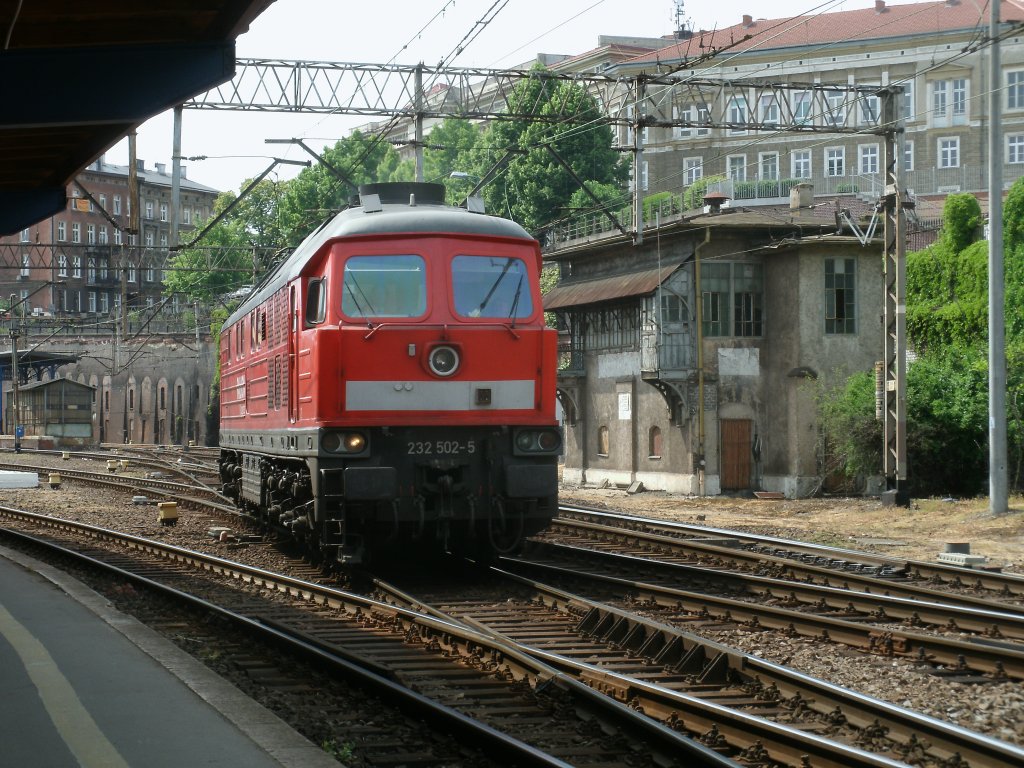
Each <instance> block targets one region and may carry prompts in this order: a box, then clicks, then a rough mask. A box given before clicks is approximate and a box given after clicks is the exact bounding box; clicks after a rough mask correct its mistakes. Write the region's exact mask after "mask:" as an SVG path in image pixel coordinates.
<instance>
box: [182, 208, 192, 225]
mask: <svg viewBox="0 0 1024 768" xmlns="http://www.w3.org/2000/svg"><path fill="white" fill-rule="evenodd" d="M181 221H182V223H183V224H191V223H192V209H191V208H182V209H181Z"/></svg>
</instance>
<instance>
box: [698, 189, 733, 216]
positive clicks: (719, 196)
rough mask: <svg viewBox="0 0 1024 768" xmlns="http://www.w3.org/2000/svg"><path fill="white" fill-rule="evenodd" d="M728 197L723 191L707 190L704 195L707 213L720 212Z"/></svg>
mask: <svg viewBox="0 0 1024 768" xmlns="http://www.w3.org/2000/svg"><path fill="white" fill-rule="evenodd" d="M728 199H729V196H728V195H727V194H725V193H724V192H708V193H707V194H706V195H704V205H706V206H707V207H708V213H721V212H722V206H723V205H724V204H725V203H726V201H727V200H728Z"/></svg>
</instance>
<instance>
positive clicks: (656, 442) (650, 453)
mask: <svg viewBox="0 0 1024 768" xmlns="http://www.w3.org/2000/svg"><path fill="white" fill-rule="evenodd" d="M647 458H649V459H660V458H661V427H651V429H650V431H649V432H648V433H647Z"/></svg>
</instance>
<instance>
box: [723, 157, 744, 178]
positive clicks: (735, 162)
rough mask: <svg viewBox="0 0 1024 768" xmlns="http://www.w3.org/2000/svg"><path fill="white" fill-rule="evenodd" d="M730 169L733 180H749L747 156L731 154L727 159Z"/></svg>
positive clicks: (730, 176)
mask: <svg viewBox="0 0 1024 768" xmlns="http://www.w3.org/2000/svg"><path fill="white" fill-rule="evenodd" d="M726 164H727V167H728V169H729V178H730V179H732V180H733V181H746V180H747V156H746V155H729V157H728V158H727V160H726Z"/></svg>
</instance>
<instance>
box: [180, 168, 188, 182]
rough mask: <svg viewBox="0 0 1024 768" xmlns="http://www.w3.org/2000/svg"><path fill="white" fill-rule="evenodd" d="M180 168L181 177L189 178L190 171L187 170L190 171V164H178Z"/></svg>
mask: <svg viewBox="0 0 1024 768" xmlns="http://www.w3.org/2000/svg"><path fill="white" fill-rule="evenodd" d="M178 170H179V171H180V172H181V178H183V179H187V178H188V173H186V171H188V166H184V165H179V166H178Z"/></svg>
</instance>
